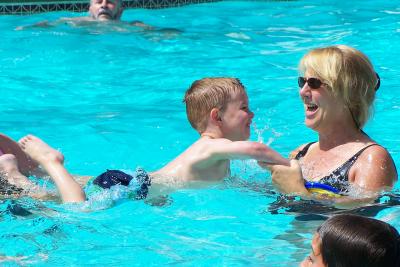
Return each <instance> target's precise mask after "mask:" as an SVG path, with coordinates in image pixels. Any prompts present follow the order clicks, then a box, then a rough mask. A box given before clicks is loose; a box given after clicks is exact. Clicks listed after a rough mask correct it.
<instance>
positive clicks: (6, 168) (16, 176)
mask: <svg viewBox="0 0 400 267" xmlns="http://www.w3.org/2000/svg"><path fill="white" fill-rule="evenodd" d="M0 175H1V176H2V177H3V178H5V179H7V181H8V182H9V183H10V184H12V185H15V186H17V187H19V188H22V189H30V188H32V186H34V184H33V183H32V182H31V181H29V179H28V178H27V177H26V176H25V175H23V174H22V173H20V171H19V169H18V161H17V158H16V157H15V156H14V155H12V154H3V155H1V156H0Z"/></svg>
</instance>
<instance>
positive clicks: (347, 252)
mask: <svg viewBox="0 0 400 267" xmlns="http://www.w3.org/2000/svg"><path fill="white" fill-rule="evenodd" d="M318 262H319V263H320V265H318V266H325V267H326V266H329V267H331V266H332V267H334V266H342V267H354V266H363V267H380V266H385V267H397V266H400V236H399V233H398V231H397V230H396V229H395V228H394V227H393V226H391V225H390V224H387V223H385V222H382V221H379V220H376V219H371V218H367V217H362V216H357V215H351V214H343V215H337V216H334V217H331V218H329V219H328V220H327V221H326V222H324V223H323V224H322V225H321V226H320V227H319V228H318V230H317V233H316V234H315V235H314V238H313V242H312V252H311V254H310V256H309V257H307V258H306V259H305V260H304V261H303V262H302V264H301V266H302V267H308V266H317V265H316V263H318ZM313 264H314V265H313Z"/></svg>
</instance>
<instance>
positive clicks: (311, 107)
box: [307, 104, 318, 112]
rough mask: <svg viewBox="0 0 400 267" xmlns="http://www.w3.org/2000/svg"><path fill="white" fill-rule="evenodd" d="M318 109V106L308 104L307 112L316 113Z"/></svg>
mask: <svg viewBox="0 0 400 267" xmlns="http://www.w3.org/2000/svg"><path fill="white" fill-rule="evenodd" d="M317 109H318V106H317V105H315V104H307V111H311V112H315V111H316V110H317Z"/></svg>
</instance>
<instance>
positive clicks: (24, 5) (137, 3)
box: [0, 0, 220, 15]
mask: <svg viewBox="0 0 400 267" xmlns="http://www.w3.org/2000/svg"><path fill="white" fill-rule="evenodd" d="M218 1H220V0H126V1H123V3H124V7H125V8H167V7H177V6H183V5H188V4H200V3H209V2H218ZM88 7H89V0H69V1H62V0H53V1H43V0H19V1H15V0H0V15H25V14H32V13H39V12H52V11H74V12H84V11H87V10H88Z"/></svg>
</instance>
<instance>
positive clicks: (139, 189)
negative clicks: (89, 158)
mask: <svg viewBox="0 0 400 267" xmlns="http://www.w3.org/2000/svg"><path fill="white" fill-rule="evenodd" d="M117 185H122V186H126V187H128V188H129V189H130V194H129V195H130V197H131V198H134V199H137V200H140V199H144V198H146V196H147V193H148V192H149V187H150V185H151V178H150V176H149V175H148V174H147V172H146V171H145V170H143V169H142V168H137V169H136V171H135V173H134V174H133V175H130V174H127V173H125V172H123V171H119V170H107V171H106V172H104V173H102V174H100V175H99V176H97V177H96V178H95V179H93V180H92V181H90V182H89V184H88V188H87V189H88V190H86V191H87V193H88V194H89V195H90V194H93V193H94V192H99V191H101V190H102V189H110V188H112V187H113V186H117Z"/></svg>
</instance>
